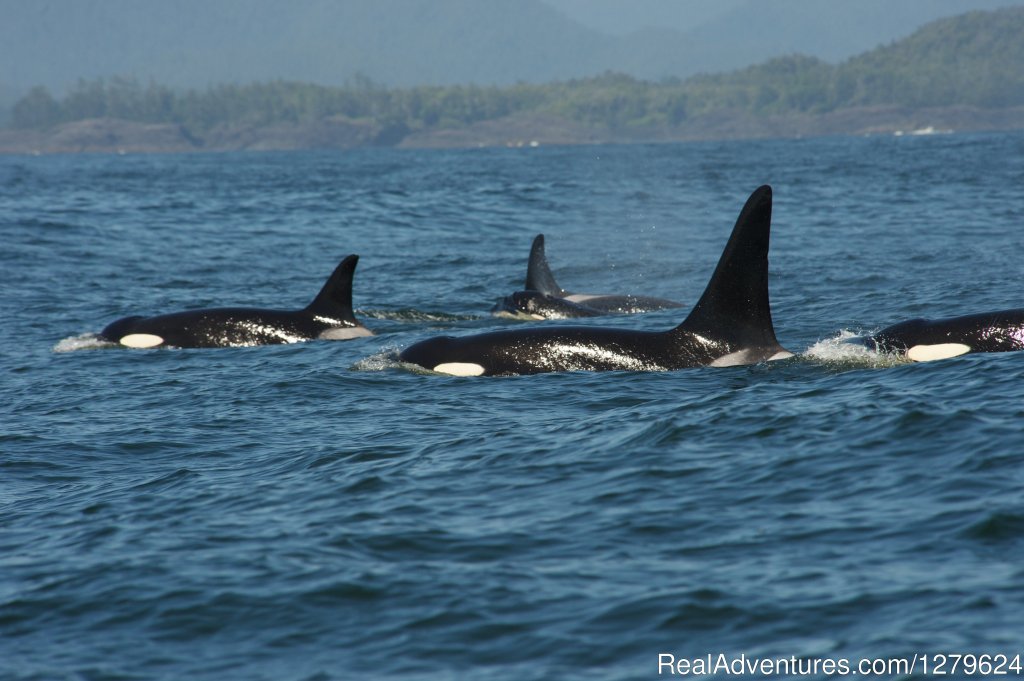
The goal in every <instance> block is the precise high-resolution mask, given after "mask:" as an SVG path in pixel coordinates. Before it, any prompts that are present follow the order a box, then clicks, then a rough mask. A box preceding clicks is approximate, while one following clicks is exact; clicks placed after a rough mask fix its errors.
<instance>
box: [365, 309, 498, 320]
mask: <svg viewBox="0 0 1024 681" xmlns="http://www.w3.org/2000/svg"><path fill="white" fill-rule="evenodd" d="M356 314H358V315H359V316H361V317H367V318H369V319H386V320H389V321H397V322H464V321H473V320H475V319H482V317H479V316H477V315H465V314H461V315H460V314H448V313H445V312H425V311H423V310H413V309H411V308H410V309H404V310H356Z"/></svg>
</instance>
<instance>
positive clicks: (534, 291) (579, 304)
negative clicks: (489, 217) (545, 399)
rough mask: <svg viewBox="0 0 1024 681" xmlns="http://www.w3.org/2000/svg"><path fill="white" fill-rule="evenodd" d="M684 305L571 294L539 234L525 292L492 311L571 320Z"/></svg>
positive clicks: (527, 275)
mask: <svg viewBox="0 0 1024 681" xmlns="http://www.w3.org/2000/svg"><path fill="white" fill-rule="evenodd" d="M682 306H683V305H682V303H677V302H675V301H674V300H665V299H664V298H653V297H650V296H631V295H605V294H594V293H570V292H568V291H566V290H565V289H563V288H562V287H561V286H559V285H558V282H557V281H555V275H554V274H552V273H551V267H550V266H549V265H548V259H547V256H546V255H545V253H544V235H543V234H538V235H537V236H536V237H534V239H533V246H532V247H531V248H530V259H529V261H528V262H527V265H526V286H525V290H523V291H516V292H515V293H513V294H511V295H508V296H505V297H504V298H502V299H501V300H499V301H498V303H497V304H496V305H495V306H494V308H492V310H491V313H492V314H494V315H496V316H503V317H504V316H507V317H516V318H520V317H525V318H527V319H569V318H573V317H596V316H598V315H606V314H630V313H637V312H650V311H652V310H664V309H666V308H673V307H682Z"/></svg>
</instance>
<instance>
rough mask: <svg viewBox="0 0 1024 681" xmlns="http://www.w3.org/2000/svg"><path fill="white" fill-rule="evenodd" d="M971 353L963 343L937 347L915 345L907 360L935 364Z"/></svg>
mask: <svg viewBox="0 0 1024 681" xmlns="http://www.w3.org/2000/svg"><path fill="white" fill-rule="evenodd" d="M970 351H971V346H969V345H964V344H963V343H938V344H936V345H915V346H914V347H912V348H910V349H909V350H907V359H910V360H913V361H915V362H934V361H935V360H937V359H949V358H950V357H959V356H960V355H965V354H967V353H968V352H970Z"/></svg>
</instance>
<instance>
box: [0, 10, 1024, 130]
mask: <svg viewBox="0 0 1024 681" xmlns="http://www.w3.org/2000/svg"><path fill="white" fill-rule="evenodd" d="M878 106H891V107H906V108H921V107H974V108H978V109H1002V108H1007V107H1018V106H1024V8H1010V9H1005V10H998V11H994V12H972V13H969V14H965V15H962V16H959V17H954V18H951V19H944V20H939V21H936V22H934V23H932V24H929V25H927V26H925V27H924V28H922V29H921V30H919V31H918V32H916V33H914V34H913V35H911V36H910V37H908V38H906V39H904V40H901V41H898V42H895V43H893V44H891V45H888V46H884V47H880V48H878V49H875V50H873V51H871V52H867V53H865V54H863V55H860V56H857V57H854V58H852V59H849V60H847V61H845V62H843V63H840V64H838V65H832V64H828V63H826V62H823V61H820V60H818V59H814V58H811V57H805V56H799V55H794V56H789V57H782V58H778V59H773V60H771V61H768V62H766V63H763V64H760V65H757V66H753V67H749V68H746V69H743V70H740V71H735V72H731V73H725V74H717V75H703V76H695V77H692V78H689V79H686V80H667V81H662V82H649V81H642V80H638V79H635V78H632V77H629V76H625V75H620V74H613V73H608V74H605V75H603V76H599V77H595V78H587V79H578V80H569V81H563V82H556V83H550V84H544V85H532V84H519V85H514V86H508V87H479V86H444V87H441V86H435V87H412V88H384V87H380V86H377V85H375V84H374V83H372V82H370V81H369V80H367V79H355V80H354V81H352V82H350V83H349V84H348V85H346V86H344V87H323V86H318V85H312V84H305V83H295V82H284V81H277V82H271V83H261V84H252V85H225V86H218V87H211V88H208V89H205V90H189V91H178V90H174V89H171V88H169V87H165V86H162V85H159V84H156V83H149V84H141V83H139V82H137V81H134V80H127V79H120V78H113V79H108V80H96V81H88V82H81V83H80V84H79V86H78V87H77V88H76V89H75V90H74V91H72V92H71V93H70V94H68V95H67V96H66V97H63V98H60V99H56V98H54V97H53V96H51V95H50V94H49V93H48V92H47V91H46V90H45V89H43V88H36V89H34V90H33V91H32V92H31V93H30V94H29V95H28V96H26V97H24V98H23V99H22V100H21V101H19V102H18V103H17V105H16V106H15V108H14V114H13V127H15V128H18V129H22V130H30V129H49V128H53V127H54V126H58V125H60V124H64V123H69V122H73V121H81V120H87V119H119V120H124V121H133V122H136V123H143V124H166V125H174V126H180V128H181V129H182V131H184V132H183V134H184V135H185V136H186V138H187V139H189V140H190V143H191V144H194V145H195V146H199V147H202V146H204V145H205V146H210V145H209V143H208V142H209V138H211V136H212V137H214V138H217V139H219V140H221V141H222V142H221V144H220V146H224V143H223V140H224V139H225V134H226V132H225V131H236V132H237V131H239V130H241V129H249V130H251V129H253V128H259V127H267V126H278V128H279V129H280V126H309V125H318V124H319V125H323V124H324V123H325V122H326V123H328V124H332V125H335V126H338V125H346V126H350V127H352V126H355V127H356V128H359V127H360V126H362V129H363V132H362V133H361V134H358V135H355V136H350V137H351V139H353V140H355V142H353V145H363V144H374V143H375V144H398V143H400V142H402V141H403V140H404V139H406V138H407V137H408V136H410V135H414V134H417V133H423V132H425V131H434V130H458V129H460V128H465V127H467V126H473V125H478V124H482V123H487V122H494V121H501V120H503V119H507V118H509V117H513V118H514V117H517V116H518V117H522V116H527V115H528V116H533V117H535V118H537V120H541V119H543V120H546V121H551V120H559V121H565V122H567V123H571V124H573V125H576V126H582V127H584V128H586V129H589V130H591V131H604V132H606V133H614V132H619V133H623V132H627V133H628V132H629V131H647V132H648V133H649V134H652V133H651V131H661V132H660V133H659V134H660V135H661V136H665V135H666V134H667V133H666V131H671V130H673V129H675V128H679V127H680V126H685V125H686V124H687V122H689V121H693V120H695V119H698V118H701V117H708V116H714V115H718V114H724V113H728V114H729V115H731V116H737V115H741V116H745V117H747V119H756V118H758V117H766V116H775V117H779V116H782V117H786V116H794V115H802V116H807V115H823V114H829V113H832V112H837V111H841V110H845V109H850V108H856V107H878ZM669 136H671V135H669ZM214 146H216V145H214Z"/></svg>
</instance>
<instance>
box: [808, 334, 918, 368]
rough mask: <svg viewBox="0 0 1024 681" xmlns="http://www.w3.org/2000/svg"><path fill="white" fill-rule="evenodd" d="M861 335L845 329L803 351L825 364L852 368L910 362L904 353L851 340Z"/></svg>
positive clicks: (890, 365) (809, 356)
mask: <svg viewBox="0 0 1024 681" xmlns="http://www.w3.org/2000/svg"><path fill="white" fill-rule="evenodd" d="M861 337H863V334H860V333H854V332H853V331H849V330H847V329H843V330H842V331H840V332H839V335H838V336H836V337H834V338H826V339H824V340H819V341H818V342H817V343H815V344H814V345H812V346H811V347H809V348H807V350H805V351H804V352H803V356H804V357H806V358H808V359H811V360H816V361H818V362H822V363H824V364H833V365H840V366H846V367H851V368H856V367H864V368H869V369H874V368H885V367H893V366H899V365H901V364H908V363H909V362H910V360H908V359H907V358H906V357H903V356H902V355H897V354H890V353H884V352H877V351H875V350H872V349H870V348H867V347H864V346H863V345H861V344H860V343H856V342H850V341H851V339H854V338H861Z"/></svg>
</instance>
